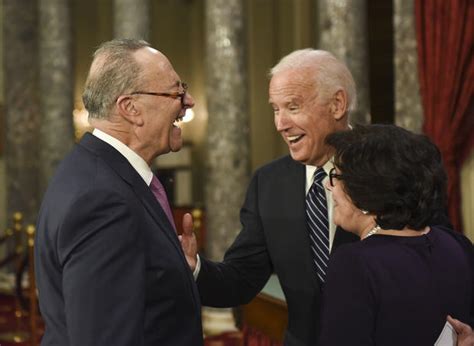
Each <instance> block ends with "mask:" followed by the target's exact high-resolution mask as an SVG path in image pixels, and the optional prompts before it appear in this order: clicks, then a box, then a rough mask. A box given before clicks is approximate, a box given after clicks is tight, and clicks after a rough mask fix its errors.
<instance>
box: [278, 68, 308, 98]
mask: <svg viewBox="0 0 474 346" xmlns="http://www.w3.org/2000/svg"><path fill="white" fill-rule="evenodd" d="M315 91H316V80H315V78H314V71H309V70H308V69H304V68H300V69H288V70H285V71H280V72H278V73H276V74H274V75H273V76H272V78H271V80H270V86H269V101H270V103H271V102H274V101H275V100H276V99H280V98H295V97H296V98H298V97H306V96H309V95H310V94H312V93H314V92H315Z"/></svg>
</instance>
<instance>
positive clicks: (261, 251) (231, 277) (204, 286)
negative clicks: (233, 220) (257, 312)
mask: <svg viewBox="0 0 474 346" xmlns="http://www.w3.org/2000/svg"><path fill="white" fill-rule="evenodd" d="M240 222H241V224H242V229H241V231H240V233H239V235H238V236H237V238H236V239H235V241H234V243H233V244H232V245H231V247H230V248H229V250H228V251H227V252H226V254H225V256H224V261H223V262H220V263H217V262H212V261H209V260H207V259H205V258H203V257H201V270H200V272H199V276H198V279H197V285H198V288H199V294H200V297H201V302H202V304H203V305H207V306H213V307H232V306H237V305H242V304H246V303H248V302H249V301H250V300H252V299H253V298H254V297H255V296H256V295H257V294H258V293H259V292H260V291H261V289H262V288H263V286H264V285H265V283H266V282H267V281H268V279H269V277H270V275H271V273H272V272H273V267H272V263H271V260H270V256H269V254H268V250H267V244H266V241H265V236H264V232H263V225H262V223H261V220H260V215H259V212H258V176H257V175H255V176H254V177H253V179H252V181H251V183H250V185H249V188H248V190H247V195H246V198H245V202H244V205H243V207H242V209H241V211H240Z"/></svg>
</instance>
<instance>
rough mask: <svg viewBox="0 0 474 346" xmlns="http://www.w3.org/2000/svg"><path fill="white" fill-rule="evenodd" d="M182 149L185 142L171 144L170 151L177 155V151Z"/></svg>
mask: <svg viewBox="0 0 474 346" xmlns="http://www.w3.org/2000/svg"><path fill="white" fill-rule="evenodd" d="M182 147H183V142H180V143H171V144H170V151H172V152H173V153H175V152H177V151H180V150H181V148H182Z"/></svg>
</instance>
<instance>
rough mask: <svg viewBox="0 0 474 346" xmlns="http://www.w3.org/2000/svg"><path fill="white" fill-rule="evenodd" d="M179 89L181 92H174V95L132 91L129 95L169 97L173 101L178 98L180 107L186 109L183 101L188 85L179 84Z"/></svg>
mask: <svg viewBox="0 0 474 346" xmlns="http://www.w3.org/2000/svg"><path fill="white" fill-rule="evenodd" d="M181 87H182V88H183V91H180V92H174V93H165V92H151V91H134V92H131V93H130V94H129V95H152V96H164V97H171V98H174V99H177V98H180V99H181V107H182V108H186V104H185V103H184V100H185V98H186V94H187V93H188V85H187V84H186V83H181Z"/></svg>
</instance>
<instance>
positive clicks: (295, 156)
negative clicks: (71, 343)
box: [290, 150, 308, 165]
mask: <svg viewBox="0 0 474 346" xmlns="http://www.w3.org/2000/svg"><path fill="white" fill-rule="evenodd" d="M290 156H291V158H292V159H293V160H295V161H298V162H299V163H302V164H304V165H307V161H308V158H307V157H305V156H303V155H298V153H295V152H293V151H291V150H290Z"/></svg>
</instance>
